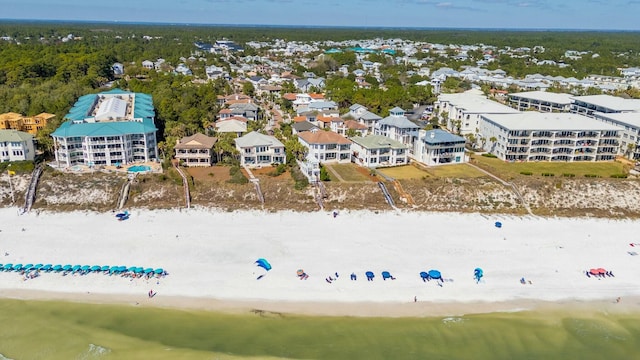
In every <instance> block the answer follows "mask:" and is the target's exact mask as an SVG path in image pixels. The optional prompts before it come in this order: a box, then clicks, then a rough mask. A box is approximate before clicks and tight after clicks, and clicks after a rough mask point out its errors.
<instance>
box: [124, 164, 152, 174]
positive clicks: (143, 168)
mask: <svg viewBox="0 0 640 360" xmlns="http://www.w3.org/2000/svg"><path fill="white" fill-rule="evenodd" d="M127 171H128V172H135V173H137V172H147V171H151V166H147V165H134V166H131V167H130V168H128V169H127Z"/></svg>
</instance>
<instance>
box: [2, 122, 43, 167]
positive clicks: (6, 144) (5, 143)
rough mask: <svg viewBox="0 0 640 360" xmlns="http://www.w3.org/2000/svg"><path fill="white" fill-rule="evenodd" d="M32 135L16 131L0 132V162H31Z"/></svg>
mask: <svg viewBox="0 0 640 360" xmlns="http://www.w3.org/2000/svg"><path fill="white" fill-rule="evenodd" d="M35 153H36V152H35V148H34V145H33V135H31V134H28V133H26V132H23V131H17V130H0V162H5V161H24V160H33V158H34V157H35Z"/></svg>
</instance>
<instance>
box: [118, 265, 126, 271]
mask: <svg viewBox="0 0 640 360" xmlns="http://www.w3.org/2000/svg"><path fill="white" fill-rule="evenodd" d="M118 271H119V272H125V271H127V267H126V266H118Z"/></svg>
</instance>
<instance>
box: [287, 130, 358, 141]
mask: <svg viewBox="0 0 640 360" xmlns="http://www.w3.org/2000/svg"><path fill="white" fill-rule="evenodd" d="M298 136H299V137H301V138H302V139H303V140H304V141H306V142H307V143H309V144H351V140H349V139H347V138H345V137H344V136H342V135H340V134H337V133H334V132H333V131H323V130H319V131H305V132H302V133H299V134H298Z"/></svg>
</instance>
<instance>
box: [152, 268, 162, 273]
mask: <svg viewBox="0 0 640 360" xmlns="http://www.w3.org/2000/svg"><path fill="white" fill-rule="evenodd" d="M153 272H154V273H156V274H162V273H163V272H164V270H163V269H162V268H157V269H155V270H154V271H153Z"/></svg>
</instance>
